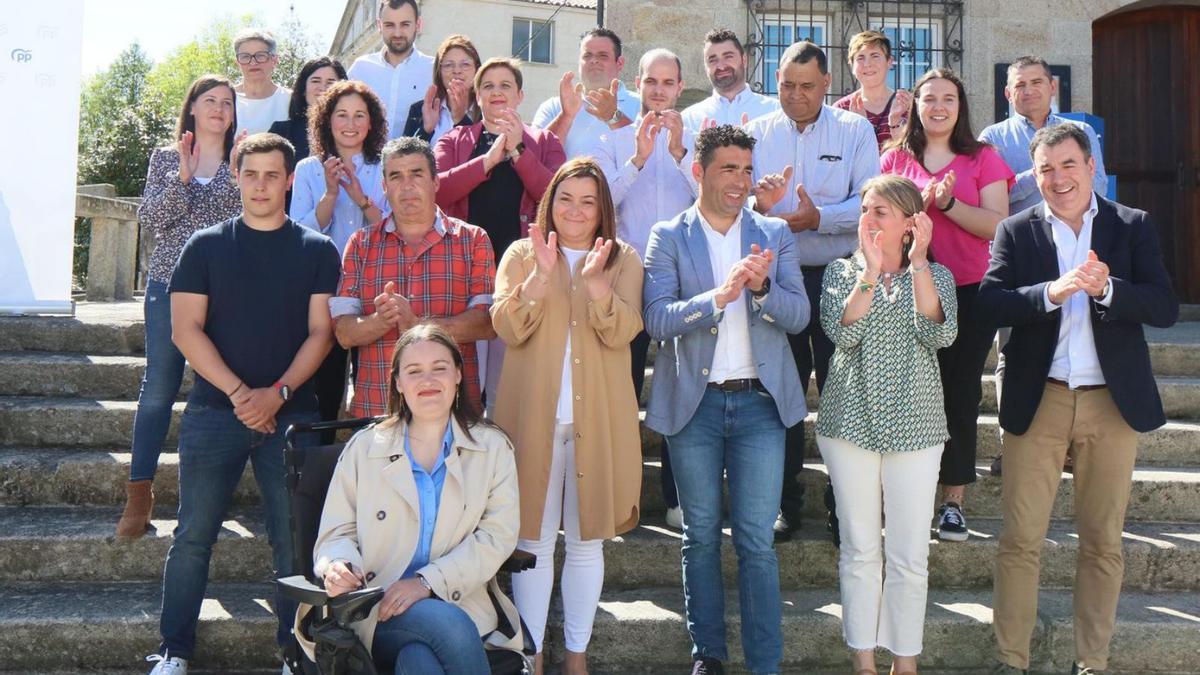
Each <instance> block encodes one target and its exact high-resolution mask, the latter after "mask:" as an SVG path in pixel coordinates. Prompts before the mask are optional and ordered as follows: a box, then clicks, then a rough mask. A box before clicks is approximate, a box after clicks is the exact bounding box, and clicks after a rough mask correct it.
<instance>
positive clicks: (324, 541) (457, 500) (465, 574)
mask: <svg viewBox="0 0 1200 675" xmlns="http://www.w3.org/2000/svg"><path fill="white" fill-rule="evenodd" d="M451 424H452V426H453V434H454V449H453V451H452V452H451V453H450V456H449V457H447V458H446V480H445V483H444V485H443V487H442V500H441V504H440V506H439V508H438V517H437V523H436V524H435V525H434V531H433V544H432V547H431V550H430V562H429V564H428V565H425V566H424V567H422V568H421V569H419V570H417V572H418V573H419V574H420V575H421V576H423V577H425V579H426V580H427V581H429V585H430V586H432V588H433V592H434V594H435V595H436V596H437V597H439V598H441V599H442V600H444V601H446V602H449V603H452V604H454V605H457V606H459V607H461V608H462V609H463V611H465V612H466V613H467V615H469V616H470V617H471V619H472V620H473V621H474V622H475V625H476V626H477V627H478V629H479V635H480V636H484V635H487V634H488V633H492V631H494V630H495V629H496V626H497V620H496V612H495V610H494V609H493V606H492V601H491V599H490V598H489V597H488V591H487V586H488V584H489V583H494V577H495V575H496V571H497V570H498V569H500V565H501V564H502V563H503V562H504V561H505V560H506V559H508V556H509V555H511V554H512V552H513V550H515V549H516V547H517V526H518V524H519V522H520V517H519V515H518V512H517V508H518V502H517V480H516V478H517V477H516V465H515V462H514V459H513V450H512V445H511V444H510V443H509V441H508V438H506V437H505V435H504V433H503V432H501V431H500V430H499V429H496V428H495V427H491V426H482V425H480V426H475V427H473V428H472V429H471V434H472V436H474V440H473V441H472V440H470V439H468V438H467V436H466V434H465V433H463V430H462V428H461V427H460V426H459V425H458V422H457V421H453V422H452V423H451ZM419 515H420V498H419V497H418V496H417V487H416V482H415V481H414V480H413V474H412V465H411V463H410V461H409V458H408V455H406V454H405V452H404V425H403V424H402V423H399V424H395V425H393V426H390V427H385V428H380V427H379V426H372V427H367V428H366V429H363V430H362V431H360V432H359V433H357V434H355V436H354V437H353V438H351V439H350V442H349V443H347V444H346V449H345V450H344V451H342V456H341V457H340V458H339V459H338V464H337V468H336V469H335V470H334V474H333V480H332V481H331V482H330V483H329V493H328V494H327V496H326V498H325V509H324V511H322V513H321V526H320V529H319V531H318V534H317V543H316V547H315V548H314V550H313V559H314V561H315V563H316V564H315V568H314V569H315V571H316V573H317V576H318V577H322V576H324V574H325V570H326V568H327V567H328V566H329V565H330V564H331V563H333V562H334V561H337V560H344V561H347V562H349V563H350V564H352V565H354V567H356V568H358V569H360V570H363V572H364V574H365V575H366V577H367V585H368V586H378V587H380V588H385V589H386V588H387V587H388V586H390V585H391V584H392V583H393V582H395V581H396V580H398V579H399V578H400V576H401V575H402V574H404V570H405V569H406V568H407V567H408V564H409V561H411V560H412V557H413V554H414V553H415V552H416V549H417V539H418V537H419V535H420V529H421V527H420V518H419ZM499 600H500V604H501V606H502V608H503V609H504V613H505V614H506V615H508V616H509V618H510V621H513V624H512V625H514V626H519V625H520V622H519V620H518V619H517V612H516V608H515V607H514V606H513V605H512V602H511V601H510V600H509V599H508V598H507V597H506V596H504V595H503V594H500V596H499ZM309 609H310V607H308V606H307V605H301V607H300V610H299V611H298V612H297V613H296V616H297V618H296V635H297V637H298V638H299V639H300V642H301V646H303V647H305V650H306V651H308V653H309V655H310V656H311V655H312V643H311V642H308V641H307V640H305V639H304V638H303V636H302V634H301V631H300V620H301V618H303V616H304V615H305V613H307V611H308V610H309ZM378 613H379V606H378V605H376V606H375V608H374V609H372V610H371V614H370V615H369V616H368V617H367V618H366V619H365V620H363V621H360V622H359V623H357V624H355V626H354V628H355V632H356V633H357V634H358V637H359V639H360V640H361V641H362V643H363V644H364V645H365V646H366V647H367V649H370V648H371V642H372V639H373V638H374V635H375V624H376V621H377V619H378ZM488 644H489V645H492V646H496V647H503V648H513V649H518V650H519V649H520V648H521V634H520V632H518V633H517V636H516V638H515V639H514V640H513V641H512V642H511V644H510V642H509V641H508V640H506V639H505V638H504V637H503V636H502V635H500V634H499V633H495V634H493V635H492V636H491V637H490V639H489V642H488Z"/></svg>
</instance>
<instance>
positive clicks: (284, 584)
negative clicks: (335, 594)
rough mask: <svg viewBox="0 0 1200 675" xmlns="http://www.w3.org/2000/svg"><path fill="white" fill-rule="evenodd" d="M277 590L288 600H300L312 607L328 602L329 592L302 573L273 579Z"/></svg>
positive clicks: (322, 605)
mask: <svg viewBox="0 0 1200 675" xmlns="http://www.w3.org/2000/svg"><path fill="white" fill-rule="evenodd" d="M275 585H276V586H277V587H278V588H279V592H280V593H282V594H283V596H284V597H286V598H288V599H289V600H295V601H296V602H302V603H304V604H306V605H312V606H313V607H324V606H325V604H326V603H328V602H329V594H328V593H326V592H325V589H324V588H321V587H320V586H318V585H316V584H314V583H312V582H311V581H309V580H308V579H305V578H304V575H302V574H297V575H295V576H290V577H283V578H280V579H276V580H275Z"/></svg>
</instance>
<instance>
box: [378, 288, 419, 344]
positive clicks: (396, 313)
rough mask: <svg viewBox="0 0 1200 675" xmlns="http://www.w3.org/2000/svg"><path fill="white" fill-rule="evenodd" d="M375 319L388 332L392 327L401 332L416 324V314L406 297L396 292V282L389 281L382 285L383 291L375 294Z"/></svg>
mask: <svg viewBox="0 0 1200 675" xmlns="http://www.w3.org/2000/svg"><path fill="white" fill-rule="evenodd" d="M374 316H375V320H376V321H378V322H379V323H381V324H382V325H383V326H386V327H387V329H388V332H390V331H391V329H392V328H395V329H396V330H397V331H399V332H401V333H403V332H404V331H406V330H408V329H409V328H412V327H413V326H415V325H417V315H416V312H414V311H413V309H412V303H410V302H409V301H408V298H406V297H404V296H403V295H400V294H399V293H397V292H396V282H394V281H389V282H387V283H386V284H384V285H383V292H382V293H380V294H379V295H377V296H375V314H374Z"/></svg>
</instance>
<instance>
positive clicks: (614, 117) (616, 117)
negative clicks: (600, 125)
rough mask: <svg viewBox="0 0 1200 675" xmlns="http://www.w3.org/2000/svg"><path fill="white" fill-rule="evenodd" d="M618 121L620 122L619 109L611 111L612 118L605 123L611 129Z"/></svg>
mask: <svg viewBox="0 0 1200 675" xmlns="http://www.w3.org/2000/svg"><path fill="white" fill-rule="evenodd" d="M620 121H621V109H620V108H617V109H616V110H614V111H613V114H612V117H610V118H608V120H607V121H606V122H605V123H606V124H608V126H610V127H611V126H612V125H614V124H616V123H617V122H620Z"/></svg>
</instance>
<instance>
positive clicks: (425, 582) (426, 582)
mask: <svg viewBox="0 0 1200 675" xmlns="http://www.w3.org/2000/svg"><path fill="white" fill-rule="evenodd" d="M417 581H419V582H421V585H422V586H424V587H425V590H427V591H429V594H430V595H434V592H433V586H431V585H429V580H428V579H426V578H425V577H423V576H421V575H420V574H418V575H417Z"/></svg>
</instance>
